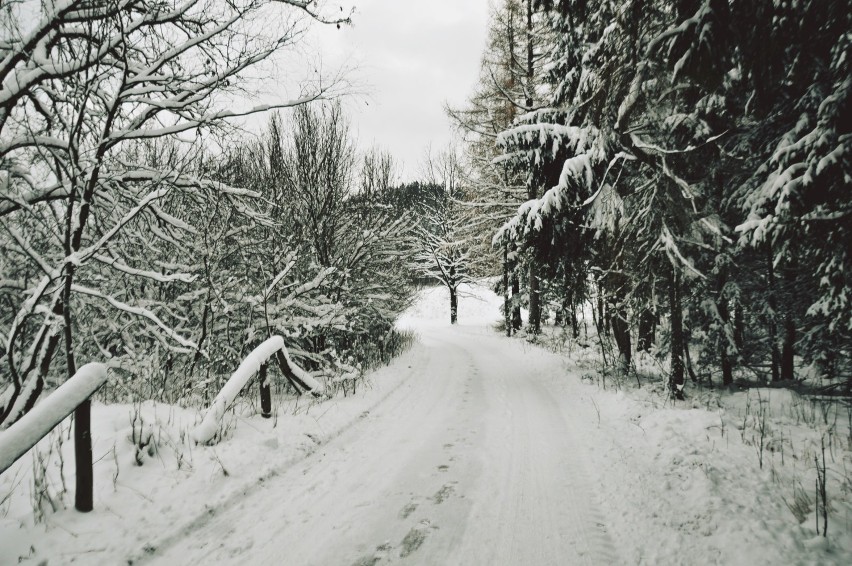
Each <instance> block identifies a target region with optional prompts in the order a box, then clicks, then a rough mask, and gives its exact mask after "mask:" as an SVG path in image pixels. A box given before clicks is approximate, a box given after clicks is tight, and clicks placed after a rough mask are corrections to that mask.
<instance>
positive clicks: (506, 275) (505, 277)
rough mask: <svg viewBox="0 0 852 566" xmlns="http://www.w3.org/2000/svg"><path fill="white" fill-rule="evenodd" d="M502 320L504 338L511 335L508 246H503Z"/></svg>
mask: <svg viewBox="0 0 852 566" xmlns="http://www.w3.org/2000/svg"><path fill="white" fill-rule="evenodd" d="M503 320H504V321H505V324H506V336H511V335H512V309H511V306H510V305H509V246H508V245H506V244H504V245H503Z"/></svg>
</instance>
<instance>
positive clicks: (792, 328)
mask: <svg viewBox="0 0 852 566" xmlns="http://www.w3.org/2000/svg"><path fill="white" fill-rule="evenodd" d="M795 343H796V324H795V322H794V321H793V315H792V314H790V313H787V315H786V316H785V317H784V344H783V346H782V349H781V379H782V380H784V381H792V380H793V379H795V378H796V374H795V367H794V364H793V362H794V360H793V356H794V355H795Z"/></svg>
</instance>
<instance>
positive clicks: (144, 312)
mask: <svg viewBox="0 0 852 566" xmlns="http://www.w3.org/2000/svg"><path fill="white" fill-rule="evenodd" d="M71 290H72V291H74V292H75V293H81V294H83V295H89V296H91V297H97V298H99V299H103V300H104V301H106V302H107V303H109V304H110V305H111V306H113V307H115V308H116V309H118V310H120V311H124V312H126V313H129V314H133V315H136V316H141V317H143V318H147V319H148V320H150V321H151V322H153V323H154V324H156V325H157V326H158V327H160V329H161V330H162V331H163V332H165V334H166V336H168V337H169V338H171V339H172V340H174V341H175V342H177V343H178V344H180V345H181V346H186V347H187V348H192V349H193V350H198V349H199V348H198V345H197V344H196V343H195V342H193V341H192V340H189V339H187V338H184V337H183V336H181V335H180V334H178V333H177V331H175V330H174V329H173V328H170V327H169V326H168V325H167V324H166V323H164V322H163V321H162V320H160V318H159V317H158V316H157V315H155V314H154V313H153V312H151V311H150V310H148V309H146V308H142V307H134V306H133V305H128V304H127V303H123V302H121V301H119V300H118V299H116V298H114V297H110V296H109V295H104V294H103V293H101V292H99V291H96V290H95V289H89V288H88V287H83V286H82V285H72V286H71Z"/></svg>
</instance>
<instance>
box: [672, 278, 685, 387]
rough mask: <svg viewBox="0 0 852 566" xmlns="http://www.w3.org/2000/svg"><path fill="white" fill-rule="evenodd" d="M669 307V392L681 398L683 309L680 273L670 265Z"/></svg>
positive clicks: (682, 382) (682, 383)
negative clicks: (670, 337)
mask: <svg viewBox="0 0 852 566" xmlns="http://www.w3.org/2000/svg"><path fill="white" fill-rule="evenodd" d="M669 308H670V310H671V334H672V339H671V349H672V351H671V374H670V376H669V392H670V394H671V396H672V397H673V398H675V399H683V385H684V380H683V371H684V367H683V345H684V341H683V311H682V304H681V293H680V274H679V273H678V271H677V269H676V268H675V267H674V266H672V278H671V282H670V285H669Z"/></svg>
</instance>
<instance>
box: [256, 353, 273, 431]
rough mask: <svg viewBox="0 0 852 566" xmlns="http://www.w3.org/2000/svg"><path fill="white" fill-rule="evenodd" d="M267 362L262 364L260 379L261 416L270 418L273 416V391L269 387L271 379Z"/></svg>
mask: <svg viewBox="0 0 852 566" xmlns="http://www.w3.org/2000/svg"><path fill="white" fill-rule="evenodd" d="M267 365H268V364H266V363H264V364H262V365H261V366H260V372H259V375H258V380H259V381H260V416H262V417H263V418H265V419H268V418H269V417H271V416H272V392H271V391H270V387H269V379H267V376H266V368H267Z"/></svg>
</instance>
